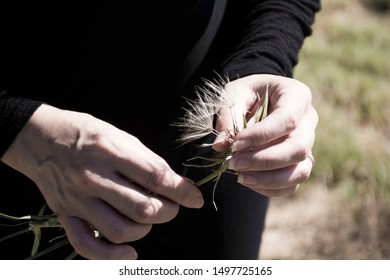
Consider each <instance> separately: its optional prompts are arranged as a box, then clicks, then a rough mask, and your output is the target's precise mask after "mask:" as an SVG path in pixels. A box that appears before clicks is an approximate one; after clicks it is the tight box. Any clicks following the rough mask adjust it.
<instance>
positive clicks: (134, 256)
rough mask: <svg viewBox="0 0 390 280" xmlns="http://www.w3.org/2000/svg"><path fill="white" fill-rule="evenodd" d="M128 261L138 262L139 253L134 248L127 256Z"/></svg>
mask: <svg viewBox="0 0 390 280" xmlns="http://www.w3.org/2000/svg"><path fill="white" fill-rule="evenodd" d="M124 259H127V260H136V259H138V254H137V251H135V250H134V248H130V249H129V251H128V252H127V253H126V254H125V258H124Z"/></svg>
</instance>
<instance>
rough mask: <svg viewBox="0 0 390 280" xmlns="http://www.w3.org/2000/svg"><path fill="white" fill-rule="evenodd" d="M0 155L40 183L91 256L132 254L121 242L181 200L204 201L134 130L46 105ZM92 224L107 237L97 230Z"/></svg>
mask: <svg viewBox="0 0 390 280" xmlns="http://www.w3.org/2000/svg"><path fill="white" fill-rule="evenodd" d="M147 129H153V128H152V127H151V128H147ZM1 160H2V161H3V162H5V163H6V164H8V165H9V166H11V167H13V168H14V169H16V170H18V171H20V172H21V173H23V174H25V175H26V176H28V177H29V178H30V179H32V180H33V181H34V182H35V183H36V184H37V186H38V187H39V189H40V191H41V192H42V194H43V196H44V197H45V199H46V201H47V203H48V205H49V207H50V208H51V210H53V212H54V213H55V214H56V215H57V217H58V219H59V221H60V223H61V224H62V226H63V227H64V229H65V231H66V234H67V237H68V239H69V241H70V243H71V244H72V246H73V247H74V249H75V250H76V252H77V253H78V254H80V255H82V256H84V257H85V258H88V259H135V258H137V253H136V251H135V250H134V248H132V247H131V246H129V245H125V244H123V243H125V242H129V241H134V240H137V239H140V238H142V237H143V236H145V235H146V234H147V233H148V232H149V231H150V230H151V227H152V225H153V224H157V223H164V222H168V221H170V220H171V219H173V218H174V217H175V216H176V215H177V213H178V210H179V205H182V206H185V207H191V208H200V207H202V205H203V198H202V195H201V193H200V191H199V190H198V189H197V188H196V187H195V186H194V185H193V183H192V182H190V181H189V180H187V179H185V178H183V177H181V176H179V175H178V174H176V173H175V172H174V171H173V170H172V169H171V168H170V167H169V166H168V164H167V163H166V162H165V161H164V160H163V159H162V158H160V157H159V156H157V155H156V154H155V153H153V152H152V151H150V150H149V149H148V148H146V147H145V146H144V145H143V144H142V143H141V142H140V141H139V140H138V139H137V138H135V137H134V136H131V135H129V134H127V133H126V132H124V131H122V130H119V129H117V128H115V127H114V126H112V125H110V124H108V123H106V122H103V121H101V120H98V119H96V118H94V117H92V116H90V115H88V114H83V113H77V112H72V111H65V110H60V109H57V108H54V107H51V106H48V105H41V106H40V107H39V108H38V109H37V111H36V112H35V113H34V114H33V115H32V117H31V118H30V120H29V121H28V122H27V124H26V125H25V126H24V128H23V129H22V130H21V132H20V133H19V135H18V136H17V137H16V139H15V140H14V141H13V143H12V144H11V146H10V147H9V148H8V150H7V151H6V153H5V154H4V156H3V157H2V159H1ZM15 207H17V205H16V206H15ZM94 230H98V231H99V232H100V233H101V234H102V235H103V236H104V237H105V238H106V239H107V240H109V241H110V242H105V241H103V240H102V239H99V238H95V237H94Z"/></svg>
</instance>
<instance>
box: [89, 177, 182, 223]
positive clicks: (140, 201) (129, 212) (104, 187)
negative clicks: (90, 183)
mask: <svg viewBox="0 0 390 280" xmlns="http://www.w3.org/2000/svg"><path fill="white" fill-rule="evenodd" d="M112 174H114V175H112ZM111 176H113V178H112V179H111V180H108V179H106V180H103V179H102V178H101V177H99V178H98V181H96V182H95V183H96V184H99V187H98V188H96V189H97V193H96V195H97V196H98V197H99V198H101V199H102V200H103V201H105V202H107V203H108V204H109V205H110V206H111V207H112V208H114V209H116V211H118V212H120V213H122V214H123V216H125V217H127V218H128V219H131V220H133V221H135V222H138V223H143V224H156V223H165V222H168V221H170V220H172V219H173V218H174V217H175V216H176V215H177V213H178V211H179V205H178V204H177V203H175V202H173V201H171V200H169V199H166V198H164V197H163V196H160V195H155V194H153V193H150V192H147V191H146V190H145V189H144V188H141V187H140V186H138V185H136V184H134V183H133V182H129V181H128V180H127V179H126V178H124V177H123V176H121V175H120V174H118V173H114V172H112V173H111ZM90 208H91V209H94V208H93V207H90ZM92 215H93V213H92Z"/></svg>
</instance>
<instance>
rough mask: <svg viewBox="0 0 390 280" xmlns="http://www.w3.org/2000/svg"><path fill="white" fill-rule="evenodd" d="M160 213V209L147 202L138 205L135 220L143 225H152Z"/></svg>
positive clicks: (149, 201)
mask: <svg viewBox="0 0 390 280" xmlns="http://www.w3.org/2000/svg"><path fill="white" fill-rule="evenodd" d="M158 212H159V207H158V206H156V205H155V204H153V203H152V202H151V200H147V201H145V202H142V203H139V204H137V205H136V209H135V219H136V220H137V221H139V222H142V223H152V222H154V220H155V217H156V216H157V213H158Z"/></svg>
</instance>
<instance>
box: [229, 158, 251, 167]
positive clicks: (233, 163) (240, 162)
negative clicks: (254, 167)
mask: <svg viewBox="0 0 390 280" xmlns="http://www.w3.org/2000/svg"><path fill="white" fill-rule="evenodd" d="M250 166H251V163H250V161H249V160H246V159H236V158H232V159H230V161H229V169H232V170H242V169H246V168H249V167H250Z"/></svg>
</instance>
